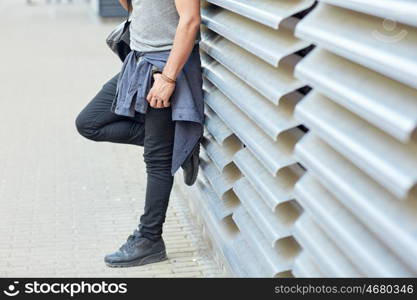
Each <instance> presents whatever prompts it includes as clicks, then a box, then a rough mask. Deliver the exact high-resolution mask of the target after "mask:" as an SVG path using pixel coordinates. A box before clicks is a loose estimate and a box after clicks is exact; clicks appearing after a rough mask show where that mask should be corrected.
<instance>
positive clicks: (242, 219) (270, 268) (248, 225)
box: [232, 206, 298, 277]
mask: <svg viewBox="0 0 417 300" xmlns="http://www.w3.org/2000/svg"><path fill="white" fill-rule="evenodd" d="M232 218H233V220H234V221H235V223H236V225H237V227H238V228H239V230H240V232H241V234H242V235H243V237H244V239H245V240H246V242H247V243H248V245H249V247H250V248H251V249H252V251H251V252H252V253H254V255H255V256H256V257H257V260H258V262H259V263H260V264H261V269H262V270H263V274H262V275H263V276H266V277H275V276H276V275H278V274H279V273H281V272H284V271H288V270H290V269H291V265H292V259H293V257H294V256H295V255H297V253H298V248H297V247H296V246H295V245H288V247H289V248H290V249H288V250H287V249H286V251H288V252H289V253H286V252H284V251H282V250H281V249H279V247H278V246H277V247H278V248H275V247H274V248H272V247H271V246H270V245H269V244H268V243H267V242H266V240H265V239H264V237H263V236H262V234H261V233H260V232H259V230H258V229H257V228H256V225H255V224H254V222H253V220H252V219H251V217H250V216H249V215H248V213H247V212H246V211H245V209H244V208H243V207H242V206H240V207H238V208H237V209H235V211H234V212H233V215H232Z"/></svg>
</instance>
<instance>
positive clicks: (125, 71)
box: [111, 45, 204, 175]
mask: <svg viewBox="0 0 417 300" xmlns="http://www.w3.org/2000/svg"><path fill="white" fill-rule="evenodd" d="M169 53H170V50H167V51H157V52H138V51H134V50H132V51H131V52H130V53H129V54H128V56H127V57H126V59H125V61H124V62H123V66H122V70H121V72H120V76H119V80H118V82H117V90H116V95H115V98H114V101H113V103H112V106H111V111H112V112H114V113H115V114H118V115H120V116H135V114H136V113H139V114H146V111H147V109H148V102H147V101H146V95H147V93H148V91H149V89H150V87H151V80H152V78H151V77H152V75H151V74H152V73H151V72H152V66H153V65H154V66H156V67H157V68H159V69H162V68H163V67H164V65H165V63H166V61H167V59H168V56H169ZM138 58H139V59H138ZM170 102H171V107H172V109H171V113H172V120H173V121H174V122H175V138H174V150H173V157H172V164H171V174H172V175H174V174H175V172H176V171H177V170H178V168H179V167H180V166H181V165H182V164H183V162H184V161H185V159H186V158H187V156H188V155H189V154H190V153H191V152H192V150H193V149H194V146H195V145H196V143H197V142H198V141H199V139H200V138H201V136H202V135H203V124H204V99H203V89H202V74H201V61H200V53H199V45H196V46H195V47H194V49H193V51H192V52H191V54H190V57H189V58H188V60H187V62H186V64H185V65H184V67H183V69H182V71H181V72H180V73H179V75H178V77H177V84H176V88H175V91H174V93H173V95H172V97H171V101H170Z"/></svg>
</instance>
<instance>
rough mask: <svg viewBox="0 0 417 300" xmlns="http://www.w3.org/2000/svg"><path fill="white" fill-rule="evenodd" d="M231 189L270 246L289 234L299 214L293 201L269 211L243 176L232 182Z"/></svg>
mask: <svg viewBox="0 0 417 300" xmlns="http://www.w3.org/2000/svg"><path fill="white" fill-rule="evenodd" d="M233 190H234V191H235V193H236V195H237V196H238V197H239V199H240V201H241V202H242V204H243V206H244V207H245V209H246V211H247V212H248V214H249V215H250V216H251V217H252V219H253V220H254V221H255V223H256V225H257V226H258V229H259V231H260V232H261V233H262V234H263V236H264V237H265V239H266V240H267V242H268V244H269V245H270V246H271V247H274V246H275V243H276V242H277V241H278V240H279V239H281V238H284V237H288V236H290V235H291V231H292V230H291V229H292V226H293V224H294V222H295V220H296V219H297V218H298V216H299V215H300V210H299V209H298V207H297V206H296V205H295V204H294V203H293V202H286V203H284V204H281V205H279V206H278V207H277V210H276V211H275V212H272V211H270V210H269V209H268V207H267V206H266V205H265V204H264V202H263V201H262V200H261V199H260V196H259V194H258V193H257V192H256V190H255V189H254V188H253V187H252V186H251V184H250V183H249V181H248V180H247V179H246V178H244V177H242V178H241V179H239V180H237V181H236V182H235V183H234V185H233Z"/></svg>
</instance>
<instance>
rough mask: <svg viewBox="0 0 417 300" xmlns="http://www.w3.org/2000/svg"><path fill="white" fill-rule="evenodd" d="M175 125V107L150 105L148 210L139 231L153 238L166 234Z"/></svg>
mask: <svg viewBox="0 0 417 300" xmlns="http://www.w3.org/2000/svg"><path fill="white" fill-rule="evenodd" d="M174 131H175V126H174V122H173V121H172V117H171V107H167V108H152V107H148V111H147V112H146V121H145V145H144V153H143V157H144V161H145V163H146V172H147V178H148V179H147V187H146V200H145V211H144V214H143V215H142V216H141V218H140V225H139V232H140V233H141V235H142V236H145V237H147V238H149V239H152V240H157V239H159V237H160V236H161V234H162V224H163V223H164V221H165V215H166V211H167V207H168V201H169V197H170V194H171V189H172V185H173V180H174V177H173V176H172V175H171V163H172V152H173V145H174Z"/></svg>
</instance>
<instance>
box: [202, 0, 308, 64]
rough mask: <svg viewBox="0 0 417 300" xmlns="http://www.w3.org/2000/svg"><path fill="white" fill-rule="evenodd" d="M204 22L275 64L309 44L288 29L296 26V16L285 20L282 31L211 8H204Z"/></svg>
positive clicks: (220, 33)
mask: <svg viewBox="0 0 417 300" xmlns="http://www.w3.org/2000/svg"><path fill="white" fill-rule="evenodd" d="M202 22H203V24H204V25H206V26H207V27H208V28H210V29H211V30H213V31H215V32H217V33H218V34H219V35H221V36H223V37H225V38H227V39H228V40H230V41H232V42H234V43H235V44H237V45H239V46H240V47H242V48H244V49H246V50H247V51H249V52H251V53H253V54H254V55H256V56H258V57H259V58H260V59H263V60H264V61H266V62H267V63H269V64H271V65H272V66H274V67H277V66H278V63H279V61H280V60H281V59H282V58H283V57H285V56H287V55H290V54H292V53H294V52H296V51H298V50H301V49H303V48H305V47H307V46H309V45H310V43H308V42H305V41H303V40H300V39H297V38H296V37H294V35H293V34H292V32H291V30H290V29H287V27H290V28H291V27H294V26H295V22H296V20H295V19H286V20H285V21H284V22H282V25H283V26H281V28H280V29H279V30H274V29H271V28H268V27H266V26H264V25H261V24H259V23H257V22H254V21H251V20H249V19H246V18H244V17H242V16H239V15H237V14H235V13H232V12H229V11H226V10H224V9H214V8H213V7H208V8H204V9H203V10H202Z"/></svg>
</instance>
